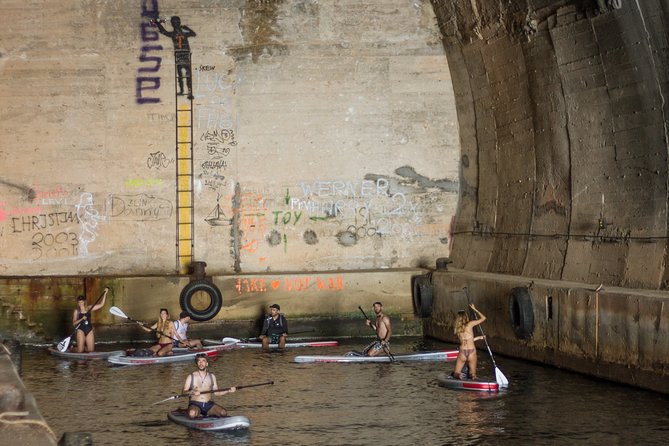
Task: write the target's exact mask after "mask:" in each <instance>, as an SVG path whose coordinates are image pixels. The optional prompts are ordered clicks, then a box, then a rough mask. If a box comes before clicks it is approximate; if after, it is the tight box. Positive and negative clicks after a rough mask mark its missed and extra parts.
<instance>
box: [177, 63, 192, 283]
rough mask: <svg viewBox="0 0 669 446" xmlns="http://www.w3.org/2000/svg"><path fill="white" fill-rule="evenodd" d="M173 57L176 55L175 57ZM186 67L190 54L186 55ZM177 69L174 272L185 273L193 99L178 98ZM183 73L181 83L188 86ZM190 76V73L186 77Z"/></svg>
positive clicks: (189, 227) (188, 248) (188, 252)
mask: <svg viewBox="0 0 669 446" xmlns="http://www.w3.org/2000/svg"><path fill="white" fill-rule="evenodd" d="M175 56H176V55H175ZM188 65H189V66H190V53H189V54H188ZM178 70H179V68H178V64H177V63H175V64H174V75H175V78H174V97H175V108H176V160H177V162H176V168H177V177H176V178H177V200H176V203H177V219H176V220H177V222H176V223H177V227H176V248H177V250H176V251H177V259H176V269H177V271H178V272H179V273H181V274H186V273H188V268H189V266H190V264H191V263H192V262H193V249H194V234H193V229H194V217H195V215H194V205H193V99H192V91H189V92H188V94H182V95H179V94H178V91H177V88H178V85H179V71H178ZM187 75H188V73H186V74H185V75H184V76H183V81H184V82H185V83H186V84H188V83H190V82H186V81H188V79H187V77H188V76H187ZM190 75H191V76H192V72H191V74H190Z"/></svg>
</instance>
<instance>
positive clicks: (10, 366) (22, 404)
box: [0, 344, 56, 446]
mask: <svg viewBox="0 0 669 446" xmlns="http://www.w3.org/2000/svg"><path fill="white" fill-rule="evenodd" d="M0 414H2V415H3V417H2V422H0V445H3V446H10V445H12V446H14V445H22V446H48V445H54V446H55V445H56V436H55V434H54V433H53V431H52V430H51V428H49V426H48V425H47V424H46V422H45V421H44V419H43V418H42V415H41V414H40V412H39V410H38V408H37V405H36V403H35V399H34V398H33V396H32V395H31V394H30V393H28V391H27V390H26V388H25V386H24V385H23V382H22V381H21V378H20V377H19V375H18V373H17V372H16V369H15V368H14V363H13V362H12V359H11V358H10V356H9V355H8V351H7V350H6V349H5V348H4V346H3V345H2V344H0Z"/></svg>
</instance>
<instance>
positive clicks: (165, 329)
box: [138, 308, 176, 356]
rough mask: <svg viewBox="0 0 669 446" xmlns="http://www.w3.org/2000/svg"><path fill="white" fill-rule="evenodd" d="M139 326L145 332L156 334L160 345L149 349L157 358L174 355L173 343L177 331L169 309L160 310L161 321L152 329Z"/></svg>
mask: <svg viewBox="0 0 669 446" xmlns="http://www.w3.org/2000/svg"><path fill="white" fill-rule="evenodd" d="M138 323H139V322H138ZM139 324H140V326H141V327H142V328H143V329H144V330H145V331H153V332H155V333H156V336H157V337H158V343H157V344H156V345H154V346H152V347H151V348H150V349H149V350H151V351H152V352H153V354H154V355H155V356H166V355H171V354H172V343H173V342H174V341H173V340H172V338H174V336H175V335H176V330H175V329H174V323H173V322H172V321H171V320H170V312H169V311H167V308H161V309H160V319H158V322H156V323H155V324H153V325H152V326H151V328H149V327H146V326H144V325H142V324H141V323H139Z"/></svg>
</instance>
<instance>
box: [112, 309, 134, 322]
mask: <svg viewBox="0 0 669 446" xmlns="http://www.w3.org/2000/svg"><path fill="white" fill-rule="evenodd" d="M109 312H110V313H111V314H113V315H114V316H118V317H122V318H124V319H130V318H129V317H128V316H126V314H125V313H124V312H123V310H121V309H120V308H119V307H111V308H110V309H109Z"/></svg>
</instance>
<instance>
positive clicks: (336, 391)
mask: <svg viewBox="0 0 669 446" xmlns="http://www.w3.org/2000/svg"><path fill="white" fill-rule="evenodd" d="M358 341H360V340H358ZM358 341H356V340H351V341H345V342H346V343H345V344H344V345H341V346H340V347H336V348H328V349H294V350H293V349H291V350H287V351H285V352H279V353H269V354H267V353H262V352H260V351H258V350H237V351H230V352H225V353H223V354H221V355H220V356H219V358H218V359H217V360H216V361H213V362H212V364H211V366H210V368H211V370H212V372H213V373H215V374H216V377H217V379H218V381H219V385H221V386H230V385H236V384H248V383H254V382H262V381H266V380H270V379H271V380H273V381H274V385H273V386H264V387H255V388H248V389H241V390H240V391H238V392H235V393H234V394H228V395H225V396H220V397H216V398H215V399H216V401H217V402H219V403H220V404H221V405H223V406H224V407H226V408H227V409H228V411H229V412H230V414H231V415H245V416H247V417H248V418H249V419H250V420H251V429H250V430H249V431H245V432H244V431H243V432H236V433H208V432H199V431H193V430H188V429H186V428H184V427H182V426H178V425H176V424H174V423H172V422H169V421H168V420H167V412H168V411H169V410H173V409H176V408H178V407H184V406H185V404H186V402H185V401H184V400H183V399H179V400H174V401H170V402H167V403H163V404H159V405H152V403H154V402H156V401H159V400H161V399H164V398H166V397H168V396H170V395H172V394H174V393H180V390H181V386H182V385H183V382H184V380H185V378H186V376H187V374H189V373H190V372H191V371H193V370H194V369H195V366H194V364H193V363H191V362H187V363H174V364H165V365H154V366H139V367H111V366H109V365H108V363H106V362H104V361H91V362H86V361H67V360H61V359H59V358H55V357H52V356H49V355H47V354H45V353H44V351H43V350H26V351H25V352H24V354H23V359H24V361H23V378H24V382H25V384H26V386H27V387H28V389H29V390H30V391H31V392H32V393H33V395H34V396H35V398H36V399H37V402H38V405H39V407H40V410H41V412H42V414H43V416H44V417H45V419H46V420H47V422H48V423H49V425H50V426H51V427H52V429H54V431H56V434H57V435H58V436H60V435H62V433H63V432H65V431H82V430H83V431H89V432H91V433H92V434H93V440H94V444H96V445H117V444H126V445H135V444H155V445H161V444H179V445H182V444H183V445H198V446H207V445H214V444H216V445H220V444H244V445H274V444H277V445H283V444H289V445H317V444H327V445H370V444H383V445H414V444H426V445H442V444H464V445H479V444H494V445H498V444H501V445H518V444H539V445H541V444H546V445H555V444H557V445H562V444H564V445H571V444H574V443H578V444H579V445H581V444H593V445H595V444H641V443H642V444H650V445H652V444H665V439H666V435H667V434H669V428H668V427H667V426H669V404H667V403H668V402H669V398H667V397H666V396H664V395H659V394H656V393H651V392H645V391H641V390H637V389H633V388H629V387H625V386H618V385H615V384H612V383H608V382H604V381H599V380H594V379H590V378H587V377H583V376H580V375H576V374H571V373H566V372H563V371H559V370H556V369H552V368H546V367H540V366H537V365H534V364H528V363H524V362H520V361H514V360H511V359H508V358H503V357H502V358H498V357H496V360H497V364H498V366H499V367H500V369H502V370H503V372H504V374H505V375H506V376H507V377H508V378H509V381H510V382H511V385H510V386H509V388H508V390H507V391H506V392H500V393H499V394H489V393H485V392H480V393H479V392H465V391H457V390H451V389H446V388H443V387H440V386H438V384H437V376H438V374H439V373H441V372H444V371H449V372H450V371H451V370H452V368H453V364H452V363H449V364H446V363H436V362H432V363H404V364H378V363H376V364H296V363H293V362H292V359H293V357H295V356H296V355H304V354H341V353H344V352H346V351H348V350H351V349H355V348H357V347H358V346H359V345H360V344H364V343H365V340H362V341H360V342H358ZM393 341H394V342H393V353H400V352H407V351H411V350H414V349H416V348H419V347H420V343H421V342H420V340H418V339H397V340H395V339H394V340H393ZM425 346H426V347H428V348H430V349H435V348H445V347H447V346H445V345H438V344H434V343H430V342H427V343H426V345H425ZM479 358H480V372H479V374H480V375H481V377H482V378H491V377H492V376H493V375H492V364H491V363H490V361H489V360H488V359H487V358H486V356H485V355H484V353H483V352H482V353H481V354H480V356H479ZM631 415H633V416H631ZM78 420H81V421H78Z"/></svg>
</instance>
